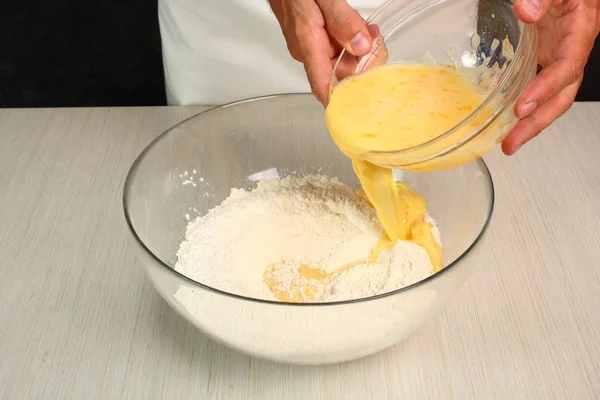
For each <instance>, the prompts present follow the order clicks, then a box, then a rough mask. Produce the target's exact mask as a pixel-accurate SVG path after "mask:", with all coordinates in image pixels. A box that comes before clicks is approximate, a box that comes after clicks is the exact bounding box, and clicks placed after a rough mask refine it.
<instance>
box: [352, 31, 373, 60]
mask: <svg viewBox="0 0 600 400" xmlns="http://www.w3.org/2000/svg"><path fill="white" fill-rule="evenodd" d="M350 47H352V52H353V53H354V55H355V56H356V55H363V54H366V53H368V52H369V50H371V49H370V47H369V39H367V35H365V34H364V33H363V32H358V33H357V34H356V35H354V37H353V38H352V40H350Z"/></svg>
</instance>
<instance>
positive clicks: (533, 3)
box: [521, 0, 542, 18]
mask: <svg viewBox="0 0 600 400" xmlns="http://www.w3.org/2000/svg"><path fill="white" fill-rule="evenodd" d="M521 2H522V3H523V7H524V8H525V9H526V10H527V12H529V13H530V14H531V16H532V17H534V18H537V17H539V16H540V11H542V4H541V3H540V1H539V0H522V1H521Z"/></svg>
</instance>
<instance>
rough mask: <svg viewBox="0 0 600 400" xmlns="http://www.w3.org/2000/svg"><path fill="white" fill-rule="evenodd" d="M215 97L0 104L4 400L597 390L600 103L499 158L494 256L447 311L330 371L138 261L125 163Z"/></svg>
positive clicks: (590, 394) (565, 394) (589, 393)
mask: <svg viewBox="0 0 600 400" xmlns="http://www.w3.org/2000/svg"><path fill="white" fill-rule="evenodd" d="M200 109H201V108H167V107H165V108H122V109H114V108H112V109H110V108H109V109H57V110H4V111H0V143H1V144H2V145H1V147H0V227H1V228H2V229H1V230H0V305H1V307H0V399H96V398H97V399H120V398H124V399H130V398H131V399H138V398H139V399H171V398H176V399H188V398H197V399H249V398H250V399H398V398H409V399H416V398H435V399H465V398H477V399H482V398H486V399H487V398H496V399H517V398H539V399H564V398H573V399H575V398H576V399H597V398H600V345H599V343H600V262H599V261H598V260H600V227H599V226H600V212H599V211H598V209H599V206H600V150H599V149H600V132H599V131H598V127H600V104H598V103H588V104H578V105H576V106H575V107H574V108H573V109H572V110H571V111H570V112H569V113H568V114H567V115H566V116H565V117H563V118H562V119H561V120H559V121H558V122H557V123H556V124H555V125H554V126H553V127H552V128H550V129H548V131H547V132H544V133H543V134H542V135H541V136H540V137H539V138H537V139H535V140H534V141H533V142H532V143H530V144H528V145H527V146H525V147H524V148H523V149H522V150H521V152H520V153H519V154H518V155H517V156H514V157H512V158H506V157H504V156H502V155H501V154H500V153H499V152H498V151H496V152H494V153H493V154H490V155H489V156H488V157H487V161H488V164H489V166H490V168H491V170H492V175H493V177H494V180H495V185H496V190H497V202H496V211H495V215H494V218H493V222H492V226H491V228H490V232H489V235H488V236H487V238H486V239H485V243H484V244H483V247H484V249H485V251H483V252H482V253H483V254H482V256H481V259H480V265H479V267H478V269H477V270H476V272H475V273H474V274H473V276H472V277H471V278H470V280H469V281H468V283H467V284H466V285H465V286H463V288H462V289H461V290H460V292H459V293H458V295H457V296H456V297H454V299H453V300H452V301H451V302H450V303H449V304H448V306H447V307H446V308H445V309H444V311H443V312H442V313H441V315H439V316H438V317H437V318H435V320H434V321H433V322H431V323H430V324H428V325H427V326H426V327H425V328H423V329H422V330H421V331H420V332H419V333H418V334H416V335H415V336H413V337H411V338H410V339H408V340H406V341H405V342H403V343H401V344H399V345H398V346H396V347H394V348H392V349H390V350H388V351H385V352H383V353H381V354H378V355H375V356H372V357H369V358H366V359H363V360H359V361H356V362H352V363H346V364H341V365H334V366H326V367H290V366H285V365H278V364H274V363H270V362H266V361H261V360H257V359H254V358H251V357H248V356H245V355H242V354H240V353H237V352H234V351H231V350H228V349H226V348H223V347H221V346H220V345H218V344H216V343H214V342H212V341H210V340H209V339H207V338H205V337H204V336H203V335H202V334H201V333H199V332H198V331H197V330H196V329H195V328H194V327H193V326H191V325H190V324H188V323H187V322H185V321H184V320H183V319H182V318H180V317H179V316H177V315H176V314H175V313H174V312H173V311H172V310H171V309H170V308H169V306H168V305H167V304H166V303H164V302H163V300H162V299H161V298H160V297H159V295H158V294H157V293H156V292H155V290H154V289H153V287H152V285H151V284H150V283H149V281H148V280H147V279H146V278H145V276H144V273H143V271H142V269H141V267H140V266H139V265H138V263H137V261H136V258H135V255H134V251H133V248H132V247H131V246H130V242H129V240H128V237H127V235H128V232H127V229H126V226H125V223H124V218H123V213H122V207H121V190H122V186H123V181H124V178H125V175H126V173H127V170H128V168H129V167H130V165H131V163H132V162H133V160H134V159H135V157H136V156H137V154H138V153H139V152H140V151H141V150H142V149H143V148H144V147H145V145H146V144H148V143H149V141H150V140H152V139H153V138H154V137H155V136H157V135H158V134H159V133H160V132H162V131H163V130H165V129H166V128H168V127H170V126H171V125H173V124H174V123H176V122H178V121H180V120H182V119H184V118H185V117H187V116H190V115H193V114H195V113H196V112H198V111H199V110H200Z"/></svg>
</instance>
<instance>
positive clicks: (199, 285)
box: [122, 93, 495, 307]
mask: <svg viewBox="0 0 600 400" xmlns="http://www.w3.org/2000/svg"><path fill="white" fill-rule="evenodd" d="M289 97H312V94H311V93H283V94H274V95H268V96H260V97H252V98H248V99H245V100H239V101H234V102H231V103H227V104H223V105H221V106H216V107H211V108H209V109H207V110H204V111H201V112H199V113H197V114H194V115H192V116H190V117H188V118H185V119H184V120H182V121H180V122H178V123H177V124H175V125H173V126H172V127H170V128H168V129H167V130H166V131H164V132H163V133H161V134H160V135H159V136H157V137H156V138H155V139H154V140H152V141H151V142H150V143H149V144H148V145H147V146H146V147H145V148H144V150H142V152H141V153H140V154H139V155H138V156H137V157H136V159H135V161H134V162H133V164H132V166H131V168H130V169H129V171H128V173H127V177H126V178H125V183H124V185H123V199H122V201H123V212H124V214H125V220H126V222H127V226H128V227H129V232H130V233H131V234H132V235H133V238H134V239H135V242H136V243H137V245H138V246H139V247H140V248H141V250H142V251H143V252H145V253H146V254H148V255H149V256H150V258H151V259H152V260H153V261H154V262H155V263H156V264H158V265H159V267H160V268H163V269H166V270H167V271H168V273H171V274H174V275H175V277H176V278H180V279H183V280H184V281H186V282H187V283H188V284H191V285H192V286H195V287H197V288H199V289H203V290H208V291H209V292H213V293H216V294H219V295H224V296H226V297H231V298H235V299H239V300H245V301H250V302H253V303H263V304H270V305H276V306H291V307H328V306H336V305H344V304H355V303H363V302H369V301H373V300H378V299H382V298H384V297H389V296H393V295H396V294H398V293H402V292H405V291H409V290H411V289H414V288H417V287H418V286H421V285H423V284H425V283H428V282H430V281H433V280H435V279H437V278H438V277H439V276H441V275H443V274H444V273H446V272H447V271H448V270H450V269H452V268H453V267H454V266H455V265H457V264H459V263H460V261H462V260H463V258H465V257H466V256H467V255H468V254H469V253H470V252H471V251H472V250H473V249H474V248H475V247H476V246H477V245H478V244H479V243H480V242H481V239H482V238H483V236H484V234H485V233H486V231H487V229H488V227H489V224H490V221H491V218H492V214H493V212H494V205H495V189H494V181H493V179H492V175H491V174H490V170H489V168H488V166H487V164H486V163H485V161H483V159H481V158H479V159H477V160H475V161H472V162H475V163H477V164H478V165H479V168H480V170H481V172H482V173H483V175H484V176H485V178H486V180H487V181H488V182H489V187H490V200H489V206H488V212H487V215H486V217H485V221H484V224H483V226H482V228H481V231H480V232H479V233H478V234H477V237H476V238H475V240H474V241H473V243H471V244H470V245H469V247H467V249H466V250H465V251H464V252H463V253H462V254H461V255H460V256H458V257H457V258H456V259H455V260H454V261H452V262H451V263H450V264H448V265H447V266H446V267H444V268H443V269H442V270H440V271H438V272H435V273H433V274H432V275H430V276H428V277H427V278H425V279H422V280H420V281H418V282H415V283H413V284H411V285H408V286H404V287H402V288H399V289H396V290H393V291H391V292H387V293H381V294H378V295H375V296H369V297H363V298H360V299H351V300H342V301H333V302H324V303H291V302H290V303H288V302H281V301H277V300H267V299H259V298H254V297H247V296H243V295H239V294H235V293H230V292H227V291H225V290H221V289H217V288H214V287H211V286H208V285H205V284H203V283H200V282H198V281H195V280H193V279H192V278H189V277H188V276H186V275H184V274H182V273H180V272H178V271H176V270H175V269H174V268H171V267H170V266H169V265H167V264H166V263H165V262H163V260H161V259H160V258H159V257H158V256H157V255H155V254H154V253H153V252H152V250H150V249H149V248H148V247H147V246H146V244H145V243H144V242H143V240H142V239H141V238H140V237H139V235H138V234H137V231H136V229H135V227H134V226H133V221H132V220H131V216H130V213H129V207H130V204H129V201H130V197H129V196H130V194H129V192H130V190H131V188H132V186H133V185H132V183H133V180H134V177H135V175H136V172H137V170H138V168H139V167H140V165H141V164H142V162H143V161H144V159H145V157H146V156H147V155H148V153H149V152H150V151H151V150H152V149H153V148H154V146H155V145H156V144H157V143H158V142H160V141H162V140H163V139H165V138H166V137H167V136H169V134H170V133H172V132H173V131H175V130H177V129H178V128H180V127H181V126H182V125H184V124H186V123H188V122H189V121H191V120H192V119H195V118H201V117H202V116H204V114H207V113H210V112H211V111H216V110H221V109H225V108H228V107H233V106H238V105H244V104H246V103H253V102H257V101H265V100H269V99H273V98H289Z"/></svg>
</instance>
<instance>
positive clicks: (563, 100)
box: [502, 80, 581, 155]
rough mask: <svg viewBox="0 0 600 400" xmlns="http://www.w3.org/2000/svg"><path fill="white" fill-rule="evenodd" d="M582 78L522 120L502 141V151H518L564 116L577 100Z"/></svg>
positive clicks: (509, 153) (505, 152) (512, 152)
mask: <svg viewBox="0 0 600 400" xmlns="http://www.w3.org/2000/svg"><path fill="white" fill-rule="evenodd" d="M580 84H581V80H579V81H577V82H575V83H572V84H570V85H569V86H567V87H566V88H564V89H563V91H562V92H560V93H558V94H557V95H556V96H554V97H553V98H551V99H550V100H548V101H547V102H546V103H545V104H544V105H543V106H541V107H540V108H539V109H537V110H536V111H535V112H533V113H532V114H531V115H529V116H528V117H526V118H523V119H522V120H520V121H519V122H518V123H517V125H516V126H515V127H514V128H513V130H512V131H511V132H510V133H509V135H508V136H507V137H506V139H504V140H503V141H502V151H503V152H504V154H506V155H512V154H514V153H516V152H517V151H518V150H519V149H520V148H521V146H522V145H523V144H525V143H527V142H528V141H530V140H531V139H533V138H534V137H536V136H537V135H539V134H540V132H542V131H543V130H544V129H546V128H547V127H548V126H550V124H552V123H553V122H554V121H555V120H556V119H558V118H559V117H560V116H562V115H563V114H564V113H565V112H567V110H568V109H569V108H571V106H572V105H573V101H575V96H576V95H577V91H578V89H579V85H580Z"/></svg>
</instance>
